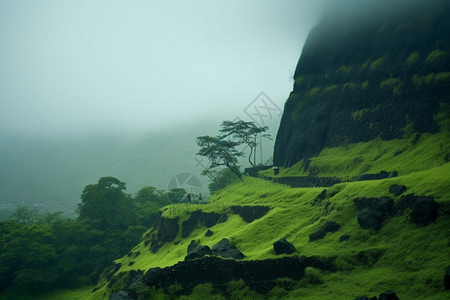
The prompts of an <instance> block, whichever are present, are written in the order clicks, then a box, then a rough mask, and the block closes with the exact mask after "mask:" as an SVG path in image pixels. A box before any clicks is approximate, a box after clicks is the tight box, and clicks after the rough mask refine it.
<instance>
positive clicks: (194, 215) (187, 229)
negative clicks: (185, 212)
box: [181, 210, 228, 237]
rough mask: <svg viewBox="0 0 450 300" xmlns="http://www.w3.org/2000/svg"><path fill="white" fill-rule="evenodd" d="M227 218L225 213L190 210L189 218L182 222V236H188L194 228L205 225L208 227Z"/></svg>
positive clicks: (223, 221)
mask: <svg viewBox="0 0 450 300" xmlns="http://www.w3.org/2000/svg"><path fill="white" fill-rule="evenodd" d="M227 220H228V215H227V214H219V213H215V212H210V213H206V212H203V211H201V210H196V211H193V212H191V215H190V217H189V219H187V220H186V221H184V222H183V230H182V232H181V236H182V237H188V236H189V235H190V234H191V233H192V231H194V229H195V228H197V227H199V226H205V227H207V228H210V227H212V226H214V225H216V224H220V223H225V222H226V221H227Z"/></svg>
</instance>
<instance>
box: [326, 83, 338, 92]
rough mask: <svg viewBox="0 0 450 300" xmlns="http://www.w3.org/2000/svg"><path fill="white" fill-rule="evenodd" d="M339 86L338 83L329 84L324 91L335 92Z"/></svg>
mask: <svg viewBox="0 0 450 300" xmlns="http://www.w3.org/2000/svg"><path fill="white" fill-rule="evenodd" d="M337 88H338V85H337V84H332V85H330V86H327V87H326V88H325V89H324V92H325V93H331V92H334V91H335V90H337Z"/></svg>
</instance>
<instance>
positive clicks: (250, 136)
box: [219, 120, 271, 167]
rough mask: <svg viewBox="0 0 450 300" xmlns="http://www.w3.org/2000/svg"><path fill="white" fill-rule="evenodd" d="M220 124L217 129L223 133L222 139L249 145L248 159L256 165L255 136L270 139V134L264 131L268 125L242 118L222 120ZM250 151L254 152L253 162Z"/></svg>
mask: <svg viewBox="0 0 450 300" xmlns="http://www.w3.org/2000/svg"><path fill="white" fill-rule="evenodd" d="M220 126H221V129H220V130H219V131H220V132H221V133H222V134H223V135H222V139H225V138H226V139H231V140H233V142H235V143H236V145H241V144H245V145H247V146H248V147H250V155H249V156H248V161H249V163H250V164H251V165H252V166H253V167H254V166H255V165H256V151H254V150H255V148H256V146H257V145H258V144H257V142H256V138H257V136H258V134H259V135H260V136H261V137H264V138H268V139H271V138H270V134H267V133H265V132H266V131H267V130H268V129H269V127H267V126H262V127H258V126H256V125H255V123H254V122H245V121H243V120H239V121H236V122H233V121H223V122H222V124H221V125H220ZM252 153H254V156H253V162H252V161H251V157H252Z"/></svg>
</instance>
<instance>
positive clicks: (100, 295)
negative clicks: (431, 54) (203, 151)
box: [49, 134, 450, 299]
mask: <svg viewBox="0 0 450 300" xmlns="http://www.w3.org/2000/svg"><path fill="white" fill-rule="evenodd" d="M448 141H449V140H448V136H446V135H443V134H439V135H433V136H431V135H430V136H423V137H421V138H420V140H419V141H416V143H415V145H413V144H412V140H411V139H404V140H395V141H388V142H386V141H381V140H374V141H371V142H368V143H360V144H355V145H347V146H345V147H339V148H333V149H324V150H323V151H322V153H321V154H320V155H319V156H318V157H316V158H313V159H312V160H311V166H317V167H318V168H319V170H320V172H319V174H320V175H326V176H330V175H333V176H340V177H344V176H351V175H356V174H360V173H361V172H362V170H364V172H365V173H368V172H369V173H370V172H377V171H379V170H382V169H383V170H385V169H386V170H393V169H395V170H398V172H399V177H396V178H389V179H384V180H373V181H360V182H344V183H341V184H337V185H334V186H333V187H330V188H327V190H328V192H327V197H326V198H325V199H324V200H323V201H315V199H316V197H317V195H318V194H320V193H321V192H322V191H323V189H324V188H319V187H316V188H288V187H287V186H284V185H278V184H273V183H271V182H268V181H265V180H263V179H258V178H248V177H247V178H245V179H244V182H236V183H234V184H232V185H230V186H228V187H227V188H225V189H223V190H221V191H220V192H218V193H217V194H215V195H213V196H212V197H211V203H210V204H207V205H202V206H168V207H165V208H164V209H163V216H164V217H166V218H174V217H179V224H180V226H181V223H182V221H183V220H186V219H187V218H188V216H189V213H190V212H192V211H193V210H196V209H201V210H203V211H205V212H212V211H215V212H226V213H227V214H228V220H227V221H226V222H225V223H221V224H217V225H215V226H213V227H211V228H210V229H211V230H212V231H213V232H214V235H212V236H211V237H205V232H206V230H207V229H206V227H202V226H198V227H197V228H196V229H195V230H194V231H193V232H192V233H191V234H190V235H189V236H188V237H187V238H182V236H181V230H180V231H179V233H178V235H177V237H176V238H175V240H174V241H173V242H170V243H166V244H165V245H164V246H163V247H162V248H160V249H159V250H158V251H157V252H156V253H152V252H151V251H149V246H146V245H145V241H143V242H142V243H140V244H139V245H137V246H136V247H135V248H134V249H133V250H132V255H131V256H125V257H123V258H122V259H119V260H117V261H116V263H121V265H122V267H121V268H120V270H119V271H118V272H117V273H116V274H119V273H120V272H127V271H130V270H137V269H140V270H144V271H146V270H148V269H149V268H151V267H156V266H158V267H165V266H171V265H174V264H176V263H177V262H179V261H182V260H184V256H185V255H186V250H187V246H188V244H189V243H190V241H191V240H193V239H195V240H200V243H201V244H202V245H208V246H210V247H212V246H213V245H214V244H215V243H217V242H218V241H219V240H221V239H222V238H228V239H229V240H230V241H231V242H232V243H234V244H235V245H236V246H237V247H238V249H239V250H240V251H242V252H243V253H244V254H245V255H246V257H245V260H259V259H266V258H274V257H277V256H276V255H275V254H274V252H273V246H272V244H273V242H275V241H276V240H278V239H280V238H283V237H284V238H286V239H287V240H288V241H290V242H292V243H293V245H294V246H295V247H296V249H297V253H296V255H306V256H313V255H318V256H321V257H334V258H335V265H336V269H337V271H336V272H328V271H321V270H318V269H309V270H307V271H308V272H307V275H306V276H305V278H304V279H302V280H301V281H299V282H292V283H291V285H290V289H284V288H283V287H276V288H274V290H272V291H271V292H270V293H269V294H268V296H267V297H269V298H270V297H271V296H272V298H273V299H278V298H287V299H289V298H291V299H298V298H301V297H302V298H305V299H329V298H333V299H353V298H355V297H356V296H360V295H367V296H374V295H379V294H380V293H382V292H384V291H385V290H389V289H391V290H394V291H395V292H396V293H397V295H398V296H399V298H400V299H444V298H446V297H449V296H450V294H449V291H445V290H444V288H443V276H444V271H445V268H446V266H447V265H450V199H449V198H448V195H449V194H450V165H449V164H448V163H446V162H445V161H444V158H445V155H446V153H447V152H448V151H449V149H448ZM398 152H401V153H398ZM352 158H353V159H354V158H358V162H357V163H355V162H353V163H352ZM365 166H370V167H365ZM300 168H301V165H297V166H294V167H292V168H290V169H284V170H282V172H281V176H283V175H289V176H291V175H292V174H303V173H302V172H301V171H299V169H300ZM392 184H403V185H405V186H406V187H407V191H406V192H405V193H404V194H412V193H414V194H416V195H427V196H433V197H434V199H435V201H436V202H437V203H439V207H440V208H439V217H438V218H437V220H436V221H434V222H433V223H431V224H429V225H427V226H425V227H421V226H417V225H415V224H413V223H412V222H411V220H410V217H409V215H408V214H407V213H405V214H403V215H399V216H394V217H392V218H389V219H387V221H386V222H385V224H384V226H383V227H382V228H381V230H379V231H374V230H365V229H362V228H361V227H360V226H359V224H358V221H357V214H358V212H357V210H356V206H355V204H354V202H353V200H354V199H355V198H361V197H380V196H390V197H392V198H394V200H395V201H396V202H397V201H399V198H400V197H394V196H393V195H392V194H390V193H389V186H390V185H392ZM232 205H265V206H269V207H270V208H271V210H270V211H269V212H268V213H267V214H266V215H265V216H264V217H262V218H260V219H257V220H255V221H253V222H251V223H246V222H245V221H244V220H243V219H242V218H241V217H240V216H239V215H236V214H233V213H232V211H231V209H230V207H231V206H232ZM326 221H335V222H338V223H339V224H340V225H341V228H340V229H339V230H338V231H337V232H335V233H328V234H327V235H326V236H325V238H324V239H322V240H317V241H313V242H310V241H309V235H310V234H312V233H313V232H315V231H317V230H318V229H319V228H320V227H321V226H322V225H323V224H324V223H325V222H326ZM342 235H349V236H350V240H349V241H345V242H339V239H340V236H342ZM144 236H145V235H144ZM144 239H145V238H144ZM138 253H140V254H139V255H137V254H138ZM107 284H108V282H107V281H106V279H103V280H102V281H101V282H100V283H99V284H98V286H97V291H96V292H94V293H92V294H91V295H90V298H89V299H107V298H108V296H109V295H110V294H111V292H112V291H117V290H120V289H121V288H123V281H120V280H119V281H117V282H116V283H115V284H113V285H112V286H111V288H108V287H107ZM242 284H243V283H242V282H241V283H239V282H234V283H231V284H230V287H229V291H230V294H229V295H228V296H230V295H234V296H235V297H236V298H242V297H256V298H263V296H261V295H257V294H256V293H255V292H253V291H251V290H249V289H248V288H245V287H244V286H242ZM174 289H175V288H174ZM147 292H149V291H147ZM86 293H87V290H86V289H85V290H81V291H80V294H79V295H81V294H83V295H84V296H86ZM149 293H150V294H152V295H153V296H155V297H156V296H159V297H161V299H168V298H167V297H168V296H167V295H166V296H164V295H162V294H161V292H160V291H159V292H158V291H152V292H149ZM208 295H209V296H208ZM212 295H215V297H217V298H218V299H222V298H221V297H222V296H220V295H217V293H215V291H214V290H213V289H212V288H211V286H210V285H203V286H201V287H198V288H196V289H194V291H193V294H192V295H191V296H189V298H191V299H201V298H202V297H208V298H209V297H212ZM61 298H64V299H78V298H77V293H75V292H74V291H70V294H66V292H64V291H63V292H60V293H55V294H52V295H51V297H49V299H61Z"/></svg>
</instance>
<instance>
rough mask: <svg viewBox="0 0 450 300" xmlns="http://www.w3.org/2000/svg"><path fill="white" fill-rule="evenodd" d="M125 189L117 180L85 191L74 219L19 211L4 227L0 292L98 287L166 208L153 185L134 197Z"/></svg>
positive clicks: (0, 233)
mask: <svg viewBox="0 0 450 300" xmlns="http://www.w3.org/2000/svg"><path fill="white" fill-rule="evenodd" d="M125 190H126V188H125V183H123V182H121V181H119V180H118V179H116V178H114V177H103V178H100V180H99V181H98V183H97V184H90V185H88V186H86V187H85V188H84V190H83V192H82V195H81V200H82V202H81V203H80V204H79V209H78V214H79V216H78V218H77V219H75V220H74V219H63V218H62V217H61V214H62V213H60V212H57V213H44V214H39V212H38V211H36V210H32V209H29V208H27V207H18V208H17V209H16V211H15V213H14V214H13V215H12V216H11V217H12V218H13V219H12V220H7V221H5V222H1V223H0V293H1V292H2V291H3V290H5V289H7V288H10V289H17V290H20V291H22V292H23V291H28V292H30V293H33V292H36V291H40V290H44V291H47V290H49V289H52V288H65V287H71V288H72V287H77V286H83V285H89V284H94V283H95V282H96V280H97V279H98V277H99V275H100V274H101V272H102V271H103V269H104V268H105V267H107V266H108V265H110V264H111V262H112V261H113V260H115V259H117V258H120V257H122V256H123V255H125V254H126V253H127V252H128V251H129V250H130V249H131V248H132V247H134V246H135V245H136V244H137V243H139V242H140V238H141V236H142V234H143V233H144V232H145V231H146V230H147V229H149V228H150V227H151V226H153V225H154V224H155V222H156V221H157V219H158V217H159V209H160V208H161V207H163V206H165V205H167V204H168V202H167V200H166V195H165V192H163V191H158V190H156V189H155V188H154V187H151V186H147V187H144V188H142V189H141V190H140V191H139V192H138V193H137V194H136V195H135V197H134V198H133V197H131V196H130V195H128V194H126V193H125Z"/></svg>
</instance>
